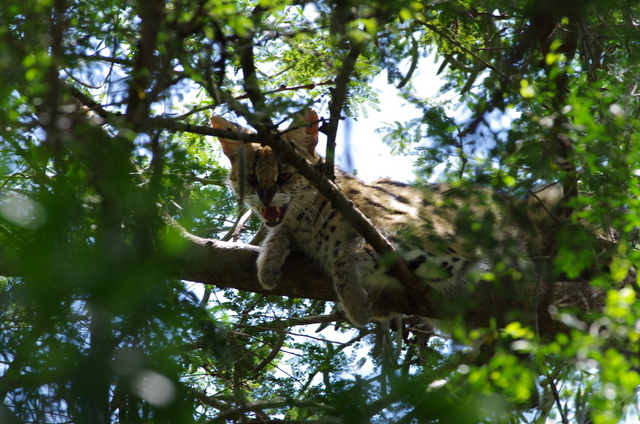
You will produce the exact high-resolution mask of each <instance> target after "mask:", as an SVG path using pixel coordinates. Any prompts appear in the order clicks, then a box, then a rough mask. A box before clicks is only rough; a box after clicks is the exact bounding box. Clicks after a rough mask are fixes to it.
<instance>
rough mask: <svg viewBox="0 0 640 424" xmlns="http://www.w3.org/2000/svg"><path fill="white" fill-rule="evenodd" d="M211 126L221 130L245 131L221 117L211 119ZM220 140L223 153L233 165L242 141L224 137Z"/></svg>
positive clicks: (219, 138)
mask: <svg viewBox="0 0 640 424" xmlns="http://www.w3.org/2000/svg"><path fill="white" fill-rule="evenodd" d="M211 126H212V127H213V128H216V129H219V130H232V131H243V129H241V128H240V127H238V125H236V124H233V123H231V122H229V121H227V120H226V119H224V118H221V117H220V116H212V117H211ZM218 140H219V141H220V144H222V151H223V152H224V154H225V155H226V156H227V157H228V158H229V160H230V161H231V163H233V162H234V161H235V159H236V157H237V155H238V149H239V148H240V144H241V141H240V140H232V139H229V138H223V137H218Z"/></svg>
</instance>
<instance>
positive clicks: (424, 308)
mask: <svg viewBox="0 0 640 424" xmlns="http://www.w3.org/2000/svg"><path fill="white" fill-rule="evenodd" d="M170 228H172V231H174V232H176V233H177V234H179V236H180V237H181V238H182V239H183V241H184V244H185V246H184V251H183V254H182V256H181V258H180V260H179V261H178V263H177V264H176V277H178V278H181V279H185V280H189V281H195V282H200V283H204V284H210V285H215V286H218V287H221V288H225V287H228V288H235V289H238V290H244V291H250V292H255V293H261V294H266V295H274V296H287V297H291V298H306V299H315V300H325V301H337V297H336V295H335V292H334V290H333V285H332V283H331V281H330V280H329V278H327V277H325V276H324V275H323V272H322V270H321V269H319V267H317V266H316V265H315V264H314V263H311V262H310V260H309V259H308V258H307V257H306V256H304V255H302V254H301V253H297V252H292V253H291V255H290V256H289V258H288V259H287V261H286V263H285V265H284V267H283V269H282V272H283V273H282V278H281V280H280V282H279V283H278V285H277V286H276V287H275V288H274V289H273V290H267V289H265V288H264V287H262V286H261V285H260V283H259V282H258V277H257V270H256V265H255V263H256V260H257V258H258V252H259V250H260V249H259V248H258V247H256V246H252V245H248V244H243V243H233V242H221V241H217V240H211V239H203V238H200V237H196V236H194V235H192V234H189V233H188V232H187V231H186V230H184V228H182V227H180V226H179V225H178V224H176V223H172V224H170ZM496 291H497V290H495V289H490V290H476V291H474V292H460V293H457V294H456V297H455V300H454V299H444V300H442V301H441V303H442V305H439V307H432V308H431V307H429V306H430V298H429V296H428V295H424V296H423V297H420V298H415V299H414V302H412V303H408V302H406V301H405V300H404V299H402V298H394V297H390V296H387V295H385V294H384V293H377V292H372V293H370V300H371V303H372V304H373V306H374V307H375V308H379V309H385V310H389V311H392V312H396V313H400V314H406V315H419V316H424V317H428V318H435V319H441V320H442V319H444V320H446V319H447V318H450V317H449V315H450V314H451V312H450V311H449V312H448V311H447V307H449V309H450V307H451V305H454V306H455V305H456V304H463V305H468V306H467V308H466V309H465V310H464V311H461V309H462V308H456V310H455V312H456V313H457V314H459V315H461V316H462V319H463V322H465V323H467V324H468V325H469V326H475V325H478V326H480V325H486V324H488V323H489V322H491V320H493V319H498V321H501V320H502V318H503V317H504V314H505V312H506V311H509V310H514V311H518V312H519V313H522V314H525V315H527V316H528V317H529V318H530V319H531V320H533V319H535V318H537V321H538V326H539V328H540V334H541V335H549V334H555V333H557V332H559V331H566V326H565V325H564V324H562V323H561V322H559V321H556V320H555V319H554V318H553V317H552V316H551V314H550V312H549V306H550V305H554V306H555V308H556V309H558V308H563V307H571V308H577V309H580V310H584V311H593V310H597V309H599V308H601V307H602V306H603V305H604V297H605V296H604V294H603V293H601V292H599V291H598V290H597V289H594V288H592V287H591V286H590V284H589V283H588V282H586V281H557V282H553V283H542V284H540V285H539V286H538V285H537V284H536V283H531V284H525V285H522V286H521V287H519V290H517V292H518V296H514V297H511V298H508V299H505V298H504V297H502V296H499V295H498V294H497V293H496ZM536 293H537V297H536ZM536 315H537V316H536Z"/></svg>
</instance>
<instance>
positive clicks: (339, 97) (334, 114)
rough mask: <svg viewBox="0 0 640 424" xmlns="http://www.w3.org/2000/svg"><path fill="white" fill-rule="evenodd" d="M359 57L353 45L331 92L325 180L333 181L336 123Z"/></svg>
mask: <svg viewBox="0 0 640 424" xmlns="http://www.w3.org/2000/svg"><path fill="white" fill-rule="evenodd" d="M358 56H360V47H358V46H357V45H354V46H353V47H352V48H351V50H350V51H349V54H347V56H345V58H344V63H343V64H342V69H341V70H340V73H339V74H338V77H337V78H336V88H335V89H333V90H332V93H331V94H332V95H331V104H330V105H329V118H330V119H329V122H328V123H327V124H326V126H327V128H326V130H325V134H326V135H327V155H326V156H327V157H326V161H327V164H328V166H327V167H326V169H325V174H326V175H327V178H329V179H330V180H333V178H334V175H333V164H334V156H335V150H336V135H337V133H338V122H339V120H340V115H341V113H342V108H343V106H344V102H345V101H346V99H347V92H348V91H349V88H348V85H349V79H350V77H351V74H352V73H353V70H354V69H355V67H356V61H357V60H358Z"/></svg>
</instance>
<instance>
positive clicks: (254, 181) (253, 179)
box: [247, 174, 258, 185]
mask: <svg viewBox="0 0 640 424" xmlns="http://www.w3.org/2000/svg"><path fill="white" fill-rule="evenodd" d="M247 182H248V183H249V184H253V185H256V184H258V176H257V175H256V174H248V175H247Z"/></svg>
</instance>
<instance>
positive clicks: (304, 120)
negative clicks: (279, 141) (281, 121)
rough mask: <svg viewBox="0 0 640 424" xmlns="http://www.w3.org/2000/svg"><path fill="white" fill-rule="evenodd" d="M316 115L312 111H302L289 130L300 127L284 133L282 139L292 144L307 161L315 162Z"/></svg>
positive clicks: (316, 155)
mask: <svg viewBox="0 0 640 424" xmlns="http://www.w3.org/2000/svg"><path fill="white" fill-rule="evenodd" d="M318 124H319V122H318V114H317V113H316V112H315V111H314V110H312V109H305V110H303V111H302V112H301V113H300V114H299V115H298V116H296V117H295V118H294V120H293V122H292V123H291V125H290V126H289V128H295V127H300V128H298V129H296V130H293V131H290V132H287V133H285V135H284V138H285V139H286V140H287V141H290V142H292V143H293V144H294V145H295V147H296V149H297V150H298V151H299V152H300V153H301V154H302V156H304V157H305V158H307V159H310V160H311V161H312V162H315V161H316V160H317V159H318V154H317V153H316V145H317V144H318Z"/></svg>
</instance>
